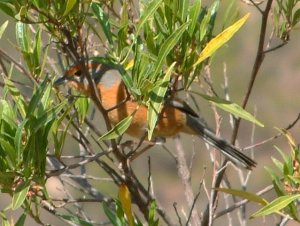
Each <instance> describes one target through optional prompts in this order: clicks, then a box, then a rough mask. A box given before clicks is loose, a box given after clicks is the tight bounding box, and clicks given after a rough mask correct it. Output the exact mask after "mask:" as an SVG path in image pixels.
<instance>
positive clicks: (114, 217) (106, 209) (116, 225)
mask: <svg viewBox="0 0 300 226" xmlns="http://www.w3.org/2000/svg"><path fill="white" fill-rule="evenodd" d="M102 206H103V210H104V213H105V215H106V216H107V217H108V219H109V220H110V222H111V223H112V225H114V226H123V224H122V221H121V220H120V219H119V217H118V216H117V214H116V213H114V212H113V211H111V209H109V207H108V206H107V204H106V203H105V202H103V204H102Z"/></svg>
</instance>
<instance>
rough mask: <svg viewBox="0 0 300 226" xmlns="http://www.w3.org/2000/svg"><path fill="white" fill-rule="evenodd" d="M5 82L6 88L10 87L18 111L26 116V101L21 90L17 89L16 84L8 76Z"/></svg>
mask: <svg viewBox="0 0 300 226" xmlns="http://www.w3.org/2000/svg"><path fill="white" fill-rule="evenodd" d="M4 83H5V86H6V88H8V90H9V92H10V94H11V96H12V98H13V100H14V102H15V103H16V105H17V108H18V111H19V113H20V114H21V116H22V117H23V118H25V116H26V102H25V100H24V98H23V96H22V95H21V93H20V91H19V90H18V89H17V87H16V86H15V84H14V83H13V82H12V81H11V80H10V79H8V78H4Z"/></svg>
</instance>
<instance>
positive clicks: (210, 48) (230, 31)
mask: <svg viewBox="0 0 300 226" xmlns="http://www.w3.org/2000/svg"><path fill="white" fill-rule="evenodd" d="M249 15H250V14H249V13H248V14H246V15H245V16H244V17H243V18H241V19H240V20H238V21H237V22H235V23H234V24H233V25H231V26H230V27H228V28H227V29H225V30H224V31H222V32H221V33H220V34H218V35H217V36H216V37H215V38H213V39H212V40H211V41H210V42H209V43H208V44H207V45H206V46H205V48H204V49H203V50H202V51H201V53H200V55H199V57H198V59H197V61H196V62H195V63H194V65H193V66H194V67H195V66H197V65H198V64H200V63H201V62H203V61H204V60H205V59H207V58H208V57H210V56H211V55H212V54H213V53H214V52H215V51H216V50H217V49H219V48H220V47H221V46H223V45H224V44H225V43H226V42H228V41H229V40H230V39H231V38H232V36H233V35H234V34H235V33H236V32H237V31H238V30H239V29H240V28H241V26H242V25H243V24H244V23H245V22H246V20H247V19H248V17H249Z"/></svg>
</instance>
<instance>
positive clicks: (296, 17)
mask: <svg viewBox="0 0 300 226" xmlns="http://www.w3.org/2000/svg"><path fill="white" fill-rule="evenodd" d="M299 21H300V9H297V10H296V11H295V13H294V14H293V22H292V26H293V27H294V26H296V25H297V23H298V22H299ZM0 38H1V36H0Z"/></svg>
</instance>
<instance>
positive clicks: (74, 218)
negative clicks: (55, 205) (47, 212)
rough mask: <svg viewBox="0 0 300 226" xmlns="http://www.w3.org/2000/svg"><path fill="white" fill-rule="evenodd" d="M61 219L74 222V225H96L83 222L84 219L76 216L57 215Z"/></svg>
mask: <svg viewBox="0 0 300 226" xmlns="http://www.w3.org/2000/svg"><path fill="white" fill-rule="evenodd" d="M57 215H58V216H60V217H61V218H63V219H65V220H67V221H70V222H72V223H73V224H76V225H80V226H93V225H94V224H92V223H90V222H88V221H86V220H83V219H82V218H80V217H78V216H76V215H64V214H57Z"/></svg>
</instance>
